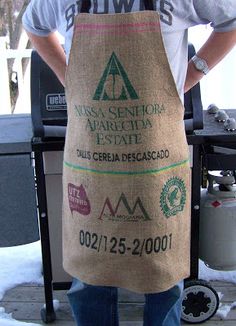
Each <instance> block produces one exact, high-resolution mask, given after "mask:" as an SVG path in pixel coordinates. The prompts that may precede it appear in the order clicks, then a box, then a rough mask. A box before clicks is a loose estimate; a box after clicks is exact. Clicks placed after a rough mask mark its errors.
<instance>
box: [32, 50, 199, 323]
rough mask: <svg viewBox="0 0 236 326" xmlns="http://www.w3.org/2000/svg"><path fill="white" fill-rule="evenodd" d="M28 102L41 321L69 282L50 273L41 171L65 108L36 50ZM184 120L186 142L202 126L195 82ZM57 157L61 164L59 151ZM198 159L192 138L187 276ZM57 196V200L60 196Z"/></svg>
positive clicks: (60, 142)
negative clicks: (41, 289) (41, 291)
mask: <svg viewBox="0 0 236 326" xmlns="http://www.w3.org/2000/svg"><path fill="white" fill-rule="evenodd" d="M194 53H195V50H194V47H193V46H192V45H189V57H192V56H193V55H194ZM31 104H32V107H31V110H32V111H31V115H32V127H33V138H32V149H33V151H34V154H35V173H36V184H37V197H38V211H39V222H40V231H41V232H40V234H41V243H42V257H43V269H44V285H45V301H46V308H43V309H42V310H41V316H42V320H43V321H44V322H47V323H49V322H52V321H53V320H55V318H56V316H55V312H54V308H53V292H52V290H53V289H54V290H57V289H66V288H69V286H70V279H69V282H68V275H67V276H66V281H65V280H64V279H61V280H59V281H58V280H57V281H55V279H54V277H53V269H54V267H53V264H54V263H52V262H53V261H54V256H58V251H59V249H56V250H57V251H56V252H53V250H52V251H50V248H51V247H53V243H54V239H53V240H52V239H51V241H50V236H51V235H53V234H54V233H58V231H57V232H54V231H53V230H51V228H52V229H53V226H52V222H50V219H51V216H50V212H49V211H50V209H49V208H48V206H49V202H48V198H47V192H48V189H47V186H48V184H49V183H48V181H47V180H46V174H47V173H46V172H45V171H46V170H47V169H48V168H47V165H48V164H47V160H46V158H47V156H48V155H46V154H48V153H49V154H50V153H53V152H54V153H56V151H57V152H58V151H59V153H63V148H64V141H65V132H66V124H67V110H66V100H65V90H64V88H63V86H62V85H61V83H60V82H59V81H58V79H57V78H56V76H55V74H54V73H53V72H52V70H51V69H50V68H49V67H48V66H47V64H46V63H45V62H44V61H43V60H42V59H41V58H40V56H39V55H38V53H37V52H36V51H33V52H32V57H31ZM184 120H185V130H186V134H187V138H188V142H189V144H193V143H194V140H195V138H194V137H195V132H196V130H199V129H201V128H203V112H202V103H201V96H200V86H199V84H197V85H196V86H195V87H194V88H193V89H192V90H190V91H189V92H188V93H187V94H186V95H185V115H184ZM49 156H50V155H49ZM59 156H60V155H59ZM57 157H58V156H57ZM60 158H61V165H62V155H61V156H60ZM200 162H201V160H200V145H199V142H196V143H195V144H194V146H193V166H192V171H193V174H192V215H191V220H192V223H191V224H192V240H191V279H197V278H198V232H196V230H198V223H199V206H200V185H201V164H200ZM49 170H50V169H49ZM59 170H60V169H59ZM59 173H61V170H60V171H59V172H58V170H57V171H56V173H55V174H57V175H58V174H59ZM59 184H61V181H59ZM51 189H52V191H55V190H56V191H60V190H59V189H58V187H57V186H55V187H51ZM58 200H59V201H61V199H58ZM60 204H61V203H58V205H60ZM196 207H198V208H196ZM56 221H57V222H56V223H57V224H58V223H60V216H58V218H57V220H56ZM57 237H58V235H57ZM57 241H59V242H58V243H59V245H60V242H61V240H60V239H59V240H57ZM50 244H51V246H50ZM54 251H55V250H54ZM60 259H61V258H60ZM60 268H61V269H62V263H60V266H59V267H58V266H57V267H56V268H55V269H60Z"/></svg>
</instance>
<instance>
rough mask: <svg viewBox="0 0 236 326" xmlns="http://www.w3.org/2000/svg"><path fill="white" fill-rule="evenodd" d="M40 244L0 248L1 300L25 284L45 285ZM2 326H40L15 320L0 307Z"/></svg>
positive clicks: (0, 323)
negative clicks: (6, 294) (11, 290)
mask: <svg viewBox="0 0 236 326" xmlns="http://www.w3.org/2000/svg"><path fill="white" fill-rule="evenodd" d="M41 260H42V259H41V248H40V242H39V241H38V242H34V243H31V244H27V245H23V246H16V247H9V248H0V300H1V299H2V298H3V296H4V294H5V292H6V291H7V290H9V289H11V288H14V287H15V286H17V285H19V284H23V283H34V284H35V283H36V284H43V278H42V262H41ZM0 325H1V326H40V325H39V324H32V323H30V324H29V323H24V322H20V321H17V320H14V319H13V318H12V316H11V314H7V313H6V312H5V309H4V308H1V307H0Z"/></svg>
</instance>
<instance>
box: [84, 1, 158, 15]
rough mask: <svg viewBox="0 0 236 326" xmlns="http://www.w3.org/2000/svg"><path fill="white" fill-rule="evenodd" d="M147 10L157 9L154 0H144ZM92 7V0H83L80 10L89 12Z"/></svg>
mask: <svg viewBox="0 0 236 326" xmlns="http://www.w3.org/2000/svg"><path fill="white" fill-rule="evenodd" d="M143 3H144V9H145V10H155V8H154V1H153V0H143ZM90 8H91V0H82V5H81V9H80V12H81V13H82V12H85V13H89V10H90Z"/></svg>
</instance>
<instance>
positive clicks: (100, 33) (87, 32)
mask: <svg viewBox="0 0 236 326" xmlns="http://www.w3.org/2000/svg"><path fill="white" fill-rule="evenodd" d="M157 31H158V30H157V29H156V28H152V29H136V30H135V29H130V30H123V31H122V30H113V31H87V30H82V29H81V30H76V34H78V33H84V32H85V33H86V35H87V34H88V35H96V34H98V35H109V34H111V35H114V34H116V35H128V34H132V33H146V32H157Z"/></svg>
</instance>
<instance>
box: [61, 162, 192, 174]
mask: <svg viewBox="0 0 236 326" xmlns="http://www.w3.org/2000/svg"><path fill="white" fill-rule="evenodd" d="M188 162H189V159H187V160H184V161H180V162H177V163H174V164H171V165H169V166H165V167H163V168H160V169H152V170H144V171H101V170H95V169H89V168H85V167H83V166H80V165H74V164H71V163H69V162H66V161H64V165H65V166H66V167H68V168H70V169H73V170H77V171H80V172H82V171H83V172H87V173H97V174H113V175H142V174H155V173H161V172H164V171H167V170H171V169H174V168H176V167H180V166H182V165H185V164H187V163H188Z"/></svg>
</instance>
